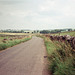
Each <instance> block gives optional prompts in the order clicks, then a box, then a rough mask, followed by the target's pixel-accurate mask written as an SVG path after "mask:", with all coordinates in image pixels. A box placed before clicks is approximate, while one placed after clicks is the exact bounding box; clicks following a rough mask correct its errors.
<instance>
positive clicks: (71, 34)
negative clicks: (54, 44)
mask: <svg viewBox="0 0 75 75" xmlns="http://www.w3.org/2000/svg"><path fill="white" fill-rule="evenodd" d="M52 35H70V36H75V31H70V32H61V33H56V34H52Z"/></svg>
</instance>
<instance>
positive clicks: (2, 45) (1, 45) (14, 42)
mask: <svg viewBox="0 0 75 75" xmlns="http://www.w3.org/2000/svg"><path fill="white" fill-rule="evenodd" d="M30 39H31V37H28V38H26V37H25V38H23V39H16V40H10V41H6V42H5V43H4V42H2V43H0V51H1V50H4V49H6V48H8V47H12V46H14V45H17V44H19V43H22V42H25V41H27V40H30Z"/></svg>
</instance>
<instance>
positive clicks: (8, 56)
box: [0, 36, 49, 75]
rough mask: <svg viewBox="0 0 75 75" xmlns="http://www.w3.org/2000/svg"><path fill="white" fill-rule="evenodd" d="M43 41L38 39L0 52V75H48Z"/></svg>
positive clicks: (34, 38)
mask: <svg viewBox="0 0 75 75" xmlns="http://www.w3.org/2000/svg"><path fill="white" fill-rule="evenodd" d="M45 55H46V51H45V47H44V41H43V39H41V38H39V37H35V36H34V37H33V38H32V39H31V40H29V41H27V42H25V43H21V44H19V45H16V46H14V47H11V48H8V49H6V50H4V51H1V52H0V75H49V74H47V70H46V69H45V59H46V58H44V56H45Z"/></svg>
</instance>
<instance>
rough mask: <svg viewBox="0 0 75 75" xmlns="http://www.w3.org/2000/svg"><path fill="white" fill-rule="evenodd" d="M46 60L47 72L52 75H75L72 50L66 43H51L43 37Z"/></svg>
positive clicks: (74, 61)
mask: <svg viewBox="0 0 75 75" xmlns="http://www.w3.org/2000/svg"><path fill="white" fill-rule="evenodd" d="M42 37H43V38H44V41H45V45H46V49H47V53H48V60H49V70H50V71H51V72H52V74H53V75H74V74H75V59H74V50H72V48H71V46H70V45H69V44H68V43H63V42H58V41H53V42H52V41H51V40H50V39H49V38H47V37H44V36H42Z"/></svg>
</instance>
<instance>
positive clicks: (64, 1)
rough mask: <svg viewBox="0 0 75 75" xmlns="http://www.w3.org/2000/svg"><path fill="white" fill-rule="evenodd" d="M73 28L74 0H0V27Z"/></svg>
mask: <svg viewBox="0 0 75 75" xmlns="http://www.w3.org/2000/svg"><path fill="white" fill-rule="evenodd" d="M59 28H75V0H0V29H31V30H32V29H33V30H35V29H59Z"/></svg>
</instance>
